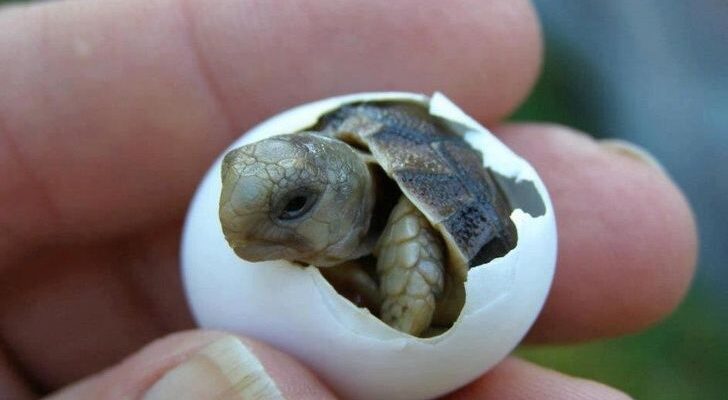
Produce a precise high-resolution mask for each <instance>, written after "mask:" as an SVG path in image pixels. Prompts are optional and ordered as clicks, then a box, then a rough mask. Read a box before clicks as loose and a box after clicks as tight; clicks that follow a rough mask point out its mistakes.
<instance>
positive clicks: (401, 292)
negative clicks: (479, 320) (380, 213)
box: [374, 196, 445, 336]
mask: <svg viewBox="0 0 728 400" xmlns="http://www.w3.org/2000/svg"><path fill="white" fill-rule="evenodd" d="M442 249H443V246H442V243H441V242H440V239H439V237H438V235H437V233H436V232H435V230H434V229H433V228H432V227H431V226H430V223H429V222H428V221H427V219H426V218H425V217H424V216H423V215H422V213H421V212H420V211H419V210H417V208H416V207H415V206H414V205H412V203H411V202H410V201H409V200H407V198H406V197H404V196H402V197H401V199H400V200H399V202H398V203H397V205H396V206H395V208H394V210H392V213H391V214H390V216H389V221H388V222H387V227H386V228H385V230H384V233H383V234H382V236H381V238H380V239H379V243H378V244H377V247H376V249H375V253H374V254H375V256H376V257H377V273H378V274H379V278H380V287H379V292H380V294H381V296H382V308H381V312H380V318H381V319H382V320H383V321H384V322H385V323H387V324H388V325H390V326H392V327H393V328H395V329H397V330H400V331H402V332H405V333H409V334H411V335H416V336H417V335H420V334H421V333H422V332H424V331H425V330H426V329H427V328H429V327H430V323H431V322H432V316H433V313H434V312H435V306H436V304H437V301H438V299H439V297H440V296H441V295H442V293H443V289H444V286H445V271H444V254H443V250H442Z"/></svg>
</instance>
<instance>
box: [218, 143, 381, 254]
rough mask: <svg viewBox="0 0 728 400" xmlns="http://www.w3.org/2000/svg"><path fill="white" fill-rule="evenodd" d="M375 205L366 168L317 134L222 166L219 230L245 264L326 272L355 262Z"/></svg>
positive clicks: (237, 155)
mask: <svg viewBox="0 0 728 400" xmlns="http://www.w3.org/2000/svg"><path fill="white" fill-rule="evenodd" d="M373 204H374V194H373V191H372V178H371V175H370V172H369V168H368V167H367V165H366V163H365V162H364V161H363V160H362V159H361V157H359V155H358V154H357V153H356V151H354V150H353V149H352V148H351V147H349V146H348V145H347V144H345V143H343V142H340V141H338V140H335V139H330V138H327V137H323V136H318V135H316V134H314V133H295V134H289V135H281V136H274V137H271V138H268V139H265V140H262V141H259V142H256V143H252V144H249V145H246V146H243V147H240V148H237V149H235V150H232V151H230V152H229V153H228V154H227V155H226V156H225V158H224V160H223V163H222V193H221V197H220V222H221V224H222V230H223V233H224V234H225V238H226V240H227V241H228V243H229V244H230V246H231V247H232V248H233V250H234V251H235V253H236V254H237V255H238V256H239V257H241V258H243V259H246V260H249V261H263V260H275V259H286V260H290V261H299V262H305V263H310V264H314V265H316V266H330V265H335V264H338V263H340V262H342V261H344V260H347V259H351V258H353V257H357V256H359V255H360V254H359V253H360V249H361V246H362V245H363V240H364V238H365V236H366V234H367V231H368V229H369V222H370V219H371V212H372V207H373Z"/></svg>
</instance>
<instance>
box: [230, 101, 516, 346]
mask: <svg viewBox="0 0 728 400" xmlns="http://www.w3.org/2000/svg"><path fill="white" fill-rule="evenodd" d="M222 182H223V184H222V193H221V197H220V221H221V223H222V229H223V232H224V234H225V238H226V239H227V241H228V243H229V244H230V246H231V247H232V248H233V250H234V251H235V253H236V254H237V255H238V256H239V257H241V258H243V259H246V260H249V261H263V260H274V259H285V260H289V261H292V262H298V263H302V264H311V265H315V266H317V267H319V268H320V269H321V272H322V274H323V275H324V276H325V277H326V278H327V279H328V280H329V282H331V284H332V285H333V286H334V287H335V288H336V289H337V291H338V292H339V293H341V294H342V295H345V296H346V297H347V298H349V299H350V300H352V301H353V302H355V303H356V304H358V305H361V306H365V307H368V308H369V309H370V310H371V311H372V312H373V313H374V314H376V315H378V316H379V318H380V319H381V320H382V321H384V322H385V323H387V324H389V325H390V326H392V327H393V328H395V329H398V330H400V331H402V332H405V333H408V334H411V335H415V336H428V335H432V334H435V333H436V332H438V331H441V330H442V329H446V328H447V327H449V326H450V325H452V323H453V322H454V321H455V320H456V319H457V316H458V315H459V313H460V309H461V308H462V305H463V302H464V296H465V291H464V282H465V280H466V278H467V271H468V269H469V268H470V267H472V266H477V265H481V264H483V263H485V262H488V261H490V260H491V259H493V258H496V257H501V256H503V255H505V254H506V253H507V252H508V251H510V250H511V249H513V248H514V247H515V246H516V240H517V237H516V229H515V226H514V225H513V223H512V221H511V219H510V218H509V216H510V214H511V207H510V205H509V204H508V201H507V200H506V198H505V196H504V195H503V193H502V192H501V190H500V188H499V187H498V185H497V184H496V182H495V180H494V178H493V177H492V176H491V174H490V172H489V171H488V170H487V169H485V168H484V167H483V160H482V155H481V154H480V152H478V151H477V150H475V149H474V148H472V147H471V146H470V145H469V144H468V143H467V142H466V141H465V140H464V139H463V137H462V136H460V135H458V134H455V133H453V132H451V131H450V130H449V129H448V128H447V127H446V126H445V125H444V124H441V123H440V122H439V121H438V120H436V119H435V118H433V117H432V116H430V115H429V114H428V113H427V110H426V109H424V108H423V107H421V106H419V105H416V104H411V103H406V102H364V103H357V104H349V105H345V106H343V107H340V108H338V109H336V110H334V111H332V112H329V113H328V114H326V115H324V116H323V117H321V118H320V119H319V121H318V123H317V124H316V125H315V126H313V127H311V128H310V130H306V131H303V132H296V133H289V134H283V135H280V136H274V137H270V138H268V139H265V140H261V141H259V142H256V143H252V144H248V145H246V146H243V147H240V148H237V149H235V150H232V151H230V152H229V153H228V154H226V156H225V158H224V160H223V166H222Z"/></svg>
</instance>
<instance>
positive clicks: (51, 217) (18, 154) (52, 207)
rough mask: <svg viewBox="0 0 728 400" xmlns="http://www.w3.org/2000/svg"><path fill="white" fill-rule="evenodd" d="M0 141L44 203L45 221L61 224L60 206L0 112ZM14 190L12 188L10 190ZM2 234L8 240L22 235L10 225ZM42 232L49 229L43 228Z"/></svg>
mask: <svg viewBox="0 0 728 400" xmlns="http://www.w3.org/2000/svg"><path fill="white" fill-rule="evenodd" d="M0 142H5V146H4V147H5V149H6V150H7V153H8V156H9V157H10V159H11V160H14V161H15V164H16V165H17V166H18V167H19V169H20V173H21V174H22V175H24V176H25V179H24V180H25V181H26V182H28V185H29V186H30V188H31V191H32V192H33V193H34V194H33V197H36V198H38V199H40V201H41V202H42V204H43V205H44V207H43V208H45V210H46V213H47V218H46V219H45V220H46V221H48V222H50V224H49V225H50V226H61V223H62V218H61V215H62V214H61V211H60V207H59V206H58V204H56V202H55V201H54V200H53V197H52V196H51V195H50V189H49V188H48V186H47V185H46V184H45V183H44V182H43V180H42V179H41V178H40V177H39V176H38V174H37V172H36V170H35V169H34V168H32V167H31V164H30V163H28V161H27V158H26V157H24V155H23V152H22V151H21V150H20V146H19V145H18V142H17V140H16V138H15V135H14V134H13V132H12V131H11V130H10V129H9V128H8V124H7V123H6V122H5V119H4V118H3V116H2V114H0ZM12 191H13V192H14V190H12ZM4 228H5V229H3V232H2V233H3V234H9V237H8V240H11V241H12V240H14V241H18V242H19V241H21V240H22V239H23V238H22V235H21V234H20V233H19V232H18V231H19V230H14V231H13V230H11V229H10V227H4ZM43 231H44V232H47V231H49V229H47V228H45V229H43Z"/></svg>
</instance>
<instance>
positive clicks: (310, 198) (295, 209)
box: [278, 192, 316, 221]
mask: <svg viewBox="0 0 728 400" xmlns="http://www.w3.org/2000/svg"><path fill="white" fill-rule="evenodd" d="M314 203H316V195H315V194H314V193H311V192H303V193H300V192H299V193H296V194H293V195H292V196H289V197H288V198H286V199H285V200H284V201H282V202H281V204H282V205H283V207H281V208H280V210H281V211H280V212H279V213H278V219H279V220H281V221H290V220H294V219H296V218H299V217H301V216H303V215H304V214H306V213H307V212H308V211H309V210H310V209H311V207H313V205H314Z"/></svg>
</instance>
